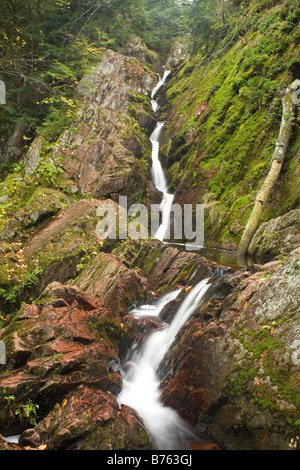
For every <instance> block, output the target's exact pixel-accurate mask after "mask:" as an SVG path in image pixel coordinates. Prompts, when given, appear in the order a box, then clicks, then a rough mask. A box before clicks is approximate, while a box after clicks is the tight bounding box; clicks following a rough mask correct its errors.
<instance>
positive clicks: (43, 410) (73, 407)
mask: <svg viewBox="0 0 300 470" xmlns="http://www.w3.org/2000/svg"><path fill="white" fill-rule="evenodd" d="M143 323H144V324H143ZM154 327H156V326H155V325H154V326H153V325H150V326H149V325H148V324H147V322H146V321H145V322H143V321H142V322H141V324H140V325H139V324H138V323H137V322H136V320H135V319H134V318H133V317H130V316H123V317H120V316H119V315H118V314H116V313H113V312H112V311H110V310H109V309H108V308H105V307H102V306H101V304H100V303H99V301H98V300H97V299H96V298H94V297H92V296H90V295H89V294H87V293H86V292H83V291H82V290H80V289H79V288H78V287H76V286H70V285H62V284H60V283H58V282H54V283H52V284H50V285H49V286H48V287H47V289H46V290H45V291H44V293H43V300H42V301H41V302H40V303H39V304H38V305H34V304H27V305H26V304H24V305H23V306H22V308H21V309H20V311H19V312H18V313H17V314H16V315H15V317H14V319H13V321H12V322H11V323H10V325H9V326H8V327H7V328H5V329H3V330H1V340H3V341H4V342H5V344H6V349H7V363H6V365H3V366H1V369H2V371H1V372H2V373H1V376H0V390H1V394H0V409H1V411H0V432H1V433H4V434H5V433H7V432H9V430H10V429H11V428H14V429H17V430H18V433H20V432H22V431H24V432H23V433H22V437H21V447H20V448H21V449H22V448H23V446H24V445H27V446H28V445H29V446H30V447H34V448H35V447H39V446H41V445H42V446H45V444H46V446H47V448H49V449H91V450H97V449H135V448H136V449H144V448H149V446H150V444H149V437H148V434H147V433H146V431H145V429H144V426H143V424H142V423H141V420H140V418H139V417H138V416H137V414H136V413H135V412H134V411H133V410H132V409H130V408H128V407H122V408H121V409H120V408H119V405H118V403H117V400H116V395H117V394H118V393H119V392H120V390H121V386H122V380H121V377H120V374H119V372H118V368H117V365H118V363H119V362H120V357H121V355H122V354H124V351H126V349H127V348H128V347H129V345H130V344H131V343H132V342H133V341H136V340H137V338H138V337H139V335H144V334H145V331H146V330H148V329H149V328H154ZM37 422H38V424H37ZM0 445H2V447H3V448H12V445H11V444H6V443H1V442H0ZM17 447H18V446H17ZM14 448H16V446H15V447H14Z"/></svg>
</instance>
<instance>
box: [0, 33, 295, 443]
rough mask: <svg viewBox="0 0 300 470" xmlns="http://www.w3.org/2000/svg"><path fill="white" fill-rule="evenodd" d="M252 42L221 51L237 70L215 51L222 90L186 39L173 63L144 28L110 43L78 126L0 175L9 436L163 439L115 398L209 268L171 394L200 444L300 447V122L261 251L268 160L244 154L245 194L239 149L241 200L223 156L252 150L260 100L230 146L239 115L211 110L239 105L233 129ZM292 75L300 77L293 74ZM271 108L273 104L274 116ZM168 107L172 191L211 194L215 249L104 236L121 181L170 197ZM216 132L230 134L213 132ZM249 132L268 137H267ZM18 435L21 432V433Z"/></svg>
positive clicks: (129, 188)
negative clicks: (157, 169)
mask: <svg viewBox="0 0 300 470" xmlns="http://www.w3.org/2000/svg"><path fill="white" fill-rule="evenodd" d="M250 33H251V31H250V32H249V31H248V34H250ZM251 34H253V35H254V32H253V31H252V33H251ZM239 47H240V48H243V47H244V46H243V41H242V39H241V40H240V43H236V44H234V45H233V46H232V47H231V48H228V50H226V51H225V52H224V56H223V72H222V73H223V81H222V79H221V78H222V77H221V72H220V70H219V69H218V65H217V62H214V61H213V62H212V63H210V64H209V67H210V69H211V70H213V71H214V72H210V73H215V74H216V75H217V78H218V87H216V88H215V89H214V90H211V89H210V90H207V86H208V85H207V83H206V82H205V80H206V79H205V71H207V69H206V67H208V65H207V64H206V63H205V64H204V65H201V64H200V65H199V66H198V65H197V61H196V60H195V59H194V62H193V61H192V59H191V58H190V57H189V54H188V53H187V50H186V45H185V44H182V42H179V43H177V44H176V45H175V47H174V50H173V52H172V53H170V56H169V58H168V59H167V60H166V62H165V64H166V65H165V64H162V63H161V62H160V58H159V57H158V56H157V54H155V53H154V52H153V51H150V50H149V49H148V48H147V47H145V46H144V45H143V44H142V42H141V41H140V40H139V39H137V38H132V40H131V43H130V44H129V45H127V46H124V47H123V48H122V49H121V50H119V51H115V50H111V49H107V50H106V51H105V52H104V53H103V55H102V58H101V61H100V62H99V64H98V65H97V66H96V67H94V68H93V69H92V70H91V71H90V72H89V73H87V74H86V75H85V76H84V77H83V78H82V80H81V81H80V83H79V84H78V86H77V88H76V109H75V110H74V118H73V122H72V124H71V125H70V126H69V128H68V129H66V130H64V131H63V132H62V133H61V134H60V136H59V137H58V139H57V140H55V141H54V142H49V141H48V140H47V138H46V137H45V136H44V135H38V136H36V138H35V139H34V141H33V142H32V143H31V145H30V147H29V149H28V151H27V152H26V154H25V155H24V159H23V166H22V168H20V169H19V171H18V172H17V173H11V174H9V175H8V176H7V177H6V178H5V179H4V180H3V181H2V182H1V183H0V190H1V195H0V197H1V201H2V202H1V204H0V209H1V215H2V217H1V219H0V253H1V260H0V296H1V306H0V312H1V329H0V340H1V341H2V342H3V344H5V348H6V361H5V364H2V365H0V433H1V435H2V437H0V449H3V450H4V449H7V450H23V449H39V450H45V449H47V450H149V449H155V448H156V447H155V440H154V439H153V436H152V435H151V433H150V432H149V429H148V428H147V426H146V425H145V423H144V422H143V419H142V417H141V416H140V415H139V414H138V413H137V411H136V410H135V409H133V408H131V407H130V406H127V405H124V404H120V403H119V402H118V396H119V394H120V392H121V390H122V387H123V377H122V367H123V365H124V364H125V363H126V361H127V360H128V357H129V354H130V351H131V349H132V347H133V346H135V347H136V348H139V347H141V345H143V344H145V341H146V339H147V338H148V337H149V336H150V335H151V334H152V333H153V332H157V331H160V330H161V329H163V328H165V327H166V325H170V324H172V321H173V320H174V318H175V316H176V312H177V310H178V308H179V306H180V305H181V304H182V302H183V301H184V299H186V298H187V296H188V295H189V292H190V291H191V289H193V288H194V287H195V286H197V283H199V282H201V281H202V280H204V279H208V283H209V286H210V288H209V290H208V291H207V293H206V295H205V297H204V298H203V299H202V303H199V304H197V305H195V309H194V310H193V312H192V314H191V315H190V317H189V318H188V319H187V321H186V323H185V324H184V326H183V327H182V328H181V330H180V332H179V333H178V334H177V335H176V338H175V340H174V341H173V342H172V344H171V346H170V348H169V349H168V351H167V352H166V354H165V355H164V357H163V360H162V361H161V362H160V364H159V367H158V370H157V374H158V377H159V381H160V385H159V390H160V394H161V402H162V404H163V405H164V406H166V407H170V408H171V409H172V410H175V411H176V413H177V414H178V416H179V417H180V419H182V420H184V422H185V423H186V425H187V427H188V429H192V430H193V433H194V434H193V436H194V437H193V438H192V439H191V442H189V444H188V448H196V449H199V450H201V449H224V450H226V449H229V450H292V449H297V448H299V445H300V421H299V410H300V403H299V385H300V384H299V367H300V359H299V354H300V353H299V351H300V345H299V344H300V337H299V334H300V324H299V310H300V297H299V285H300V231H299V215H300V209H299V203H298V202H297V201H298V200H299V199H297V198H298V197H299V194H298V195H297V194H295V193H297V190H296V189H295V188H297V181H298V183H299V145H298V144H299V130H298V129H295V131H294V141H293V142H292V146H291V147H290V150H289V152H290V154H289V160H288V162H289V168H287V167H285V171H284V173H283V175H282V179H281V180H280V181H279V182H278V185H277V186H276V188H275V192H274V194H273V196H272V200H271V201H269V202H268V206H267V209H266V213H265V214H264V218H263V221H262V223H261V225H260V227H259V228H258V230H257V231H256V233H255V235H254V237H253V239H252V242H251V245H250V249H249V253H248V254H249V256H251V257H250V258H249V259H242V260H241V259H238V258H237V257H236V250H237V241H238V239H239V237H240V235H241V229H242V228H243V227H244V226H245V221H246V211H247V210H248V209H249V206H251V204H252V202H253V194H254V193H255V191H254V189H257V188H254V186H255V185H257V186H258V185H259V183H261V181H262V180H263V177H264V175H265V172H264V171H262V173H260V171H259V170H258V168H257V166H258V165H259V168H260V170H261V169H262V167H263V166H264V165H266V163H265V161H263V163H261V162H260V163H257V162H253V160H251V162H250V163H245V166H247V165H248V170H249V172H250V173H251V174H252V175H253V174H254V173H255V174H256V175H259V176H258V182H255V183H253V186H252V187H251V197H252V199H251V198H250V196H248V193H247V197H246V196H245V194H246V191H248V189H247V188H248V186H247V185H248V180H249V173H247V172H244V170H242V169H241V166H242V162H243V159H242V157H241V158H240V162H239V165H238V164H235V163H234V170H233V171H234V172H236V173H238V174H239V178H240V179H239V185H237V187H235V189H234V191H235V198H236V199H234V195H233V193H232V191H231V189H230V187H229V185H227V180H226V181H224V184H222V191H223V192H222V194H221V196H220V197H219V199H218V196H219V192H218V191H219V188H218V185H219V184H220V180H218V171H219V173H222V174H224V168H225V166H226V168H227V171H228V173H229V174H230V173H231V172H230V170H229V167H228V165H229V164H230V163H232V160H233V158H234V150H236V153H237V154H238V155H241V153H243V152H245V155H246V153H247V149H246V150H245V148H246V147H245V146H246V144H245V141H246V140H247V138H249V135H248V132H249V133H251V132H253V128H252V131H251V130H250V129H249V126H250V125H249V122H250V121H251V123H252V125H253V126H256V124H254V121H255V120H254V118H253V116H248V121H247V119H245V120H244V121H243V126H244V130H245V132H244V135H245V134H247V135H246V137H245V141H242V142H241V141H239V138H241V137H240V136H238V137H236V136H233V137H232V139H233V140H232V141H230V142H231V144H232V146H233V150H231V148H230V145H229V144H228V141H227V138H229V139H231V136H232V135H233V134H234V130H233V128H232V129H231V128H230V129H229V127H230V126H229V125H228V122H227V124H226V131H224V129H223V128H222V126H223V124H222V119H221V117H220V116H218V119H219V122H220V123H221V124H220V127H219V128H218V129H217V130H216V126H217V124H216V123H215V124H214V126H215V127H214V126H213V125H211V122H210V119H211V116H212V115H213V114H218V113H219V114H221V113H223V114H224V115H225V114H226V113H227V112H228V113H229V114H230V122H231V125H232V126H233V127H235V126H237V124H236V123H238V122H239V121H238V120H239V118H240V116H241V115H242V111H241V109H240V108H241V102H240V101H239V102H238V98H237V97H236V96H235V95H234V93H233V95H232V96H231V101H230V98H229V96H228V95H227V94H226V81H230V77H229V75H230V74H229V71H228V68H230V67H231V66H232V63H233V59H232V57H233V55H234V54H236V56H239V55H242V53H243V51H241V50H240V49H239ZM288 53H290V54H291V55H292V53H293V52H291V50H289V51H287V52H286V54H288ZM235 65H236V64H235V63H234V66H235ZM201 67H202V68H201ZM164 70H170V71H171V73H170V77H169V79H168V81H167V83H166V84H165V85H164V86H163V87H162V89H161V90H160V93H159V96H158V97H157V100H158V103H159V106H160V109H159V114H157V113H155V112H154V111H153V109H152V107H151V92H152V90H153V89H154V87H155V85H156V83H157V80H158V79H157V75H156V74H157V73H159V74H160V75H161V74H162V73H163V72H164ZM224 70H227V72H226V73H227V75H226V73H225V72H224ZM244 73H245V70H244ZM289 73H290V74H291V73H294V72H291V71H289ZM225 75H226V77H225ZM291 78H299V77H296V76H293V77H291V76H288V77H284V79H285V80H286V81H287V80H289V81H291V80H290V79H291ZM243 79H245V77H244V78H243ZM236 80H237V78H236ZM200 81H201V85H199V87H203V89H202V90H200V91H199V89H197V86H198V85H197V83H198V82H200ZM284 83H285V82H284ZM210 85H211V84H210ZM281 85H282V83H281ZM230 87H233V85H232V82H230ZM230 89H231V90H232V88H230ZM218 93H219V94H218ZM220 95H222V97H221V96H220ZM225 95H226V97H225ZM220 103H221V104H222V106H221V105H220ZM219 105H220V106H219ZM230 105H232V107H230ZM273 105H274V103H273ZM269 112H270V110H265V109H262V111H261V113H262V114H263V115H264V113H265V115H264V116H263V117H265V118H266V116H267V115H268V116H269V114H268V113H269ZM269 117H270V116H269ZM158 118H159V120H161V121H165V123H166V125H165V126H164V131H163V132H162V137H161V151H162V161H163V167H164V169H165V171H166V174H167V175H168V178H169V181H170V188H171V189H172V190H174V191H173V192H174V200H175V202H176V203H178V204H181V205H183V204H187V203H191V204H196V203H199V202H201V203H204V207H205V211H206V218H205V228H206V234H207V240H205V242H206V243H207V246H209V247H212V248H213V249H215V250H216V256H210V257H209V256H208V257H207V256H205V253H204V252H203V251H201V250H196V249H195V250H193V251H191V250H187V249H183V247H182V246H178V245H177V244H176V240H174V239H169V240H168V241H169V243H164V242H161V241H159V240H157V239H151V238H148V239H135V240H133V239H126V240H122V241H120V240H111V239H109V238H107V239H99V237H98V236H97V230H96V227H97V223H98V222H99V218H98V217H97V208H98V207H99V206H100V204H101V203H102V202H103V201H105V202H106V203H109V204H111V205H112V206H113V207H114V208H115V210H116V211H117V212H119V211H120V210H121V208H120V206H119V197H120V196H126V197H127V198H128V204H136V203H141V204H144V205H145V206H146V207H148V208H149V207H150V206H151V204H157V203H159V202H160V201H161V197H162V194H161V192H160V191H158V190H157V188H156V187H155V185H154V184H153V181H152V175H151V143H150V141H149V136H150V135H151V133H152V132H153V130H154V128H155V125H156V122H157V120H158ZM228 119H229V118H228ZM243 119H244V118H243ZM261 119H263V118H261V117H259V122H260V123H261ZM215 122H216V121H215ZM187 123H189V125H188V126H187ZM264 125H265V126H266V127H265V128H264V129H263V133H265V132H266V129H267V127H268V126H271V124H270V122H269V120H268V119H267V122H265V124H264ZM201 126H202V127H201ZM205 126H207V127H205ZM209 126H211V127H209ZM210 130H211V132H216V135H215V140H212V141H211V142H208V141H205V139H207V135H208V133H209V131H210ZM223 131H224V133H223ZM276 131H277V132H278V125H277V127H276V128H275V129H272V132H274V134H276ZM241 132H242V131H241ZM224 135H225V137H224ZM234 139H235V140H234ZM257 139H258V140H259V141H260V142H261V139H263V137H261V136H258V137H257ZM217 143H218V144H219V147H220V148H221V152H220V153H222V152H223V153H224V155H225V154H226V157H225V159H224V162H222V164H220V165H219V162H216V159H217V158H219V157H218V156H216V154H214V156H213V158H212V157H209V150H210V149H209V147H210V146H211V147H214V146H215V145H217ZM227 144H228V146H227ZM247 145H248V144H247ZM249 145H250V144H249ZM251 145H253V146H254V147H255V148H258V141H253V140H252V144H251ZM268 145H269V143H268ZM234 146H235V147H234ZM266 147H267V144H266V143H265V144H264V146H263V150H262V154H263V155H264V156H265V154H266V152H267V150H266ZM214 151H215V150H213V152H214ZM231 152H232V153H231ZM260 157H261V155H260V156H258V158H260ZM210 158H211V159H212V160H213V163H212V160H210ZM243 158H244V157H243ZM245 159H246V157H245ZM209 162H210V164H209ZM227 164H228V165H227ZM243 164H244V163H243ZM209 165H210V166H209ZM226 178H228V179H230V175H228V176H226ZM297 178H298V179H297ZM289 182H290V185H292V186H293V188H294V192H293V188H292V187H290V188H289V193H288V198H287V199H288V200H289V201H288V202H287V203H286V204H285V205H284V207H282V206H281V205H280V202H281V201H282V198H283V194H284V193H285V192H286V188H287V186H288V185H289ZM242 191H244V193H243V192H242ZM223 196H224V197H223ZM248 198H249V199H248ZM228 201H229V202H228ZM230 201H231V202H230ZM232 201H234V202H232ZM242 202H243V204H242ZM226 204H227V205H226ZM230 204H232V205H231V206H230ZM278 207H279V209H278ZM248 212H249V210H248ZM248 212H247V214H248ZM222 250H229V251H230V252H231V253H233V255H232V259H234V262H232V263H229V264H226V263H223V262H222V258H220V256H221V255H220V254H222ZM176 289H180V293H179V295H178V297H176V298H175V299H173V300H172V301H171V302H169V303H168V304H167V305H166V306H165V307H164V309H163V310H162V312H161V313H160V315H159V318H156V317H151V316H150V317H147V316H145V317H136V316H135V315H134V314H133V313H132V309H133V307H140V306H143V305H144V304H146V305H148V304H151V305H155V304H156V303H157V301H158V300H159V299H161V298H162V296H163V295H165V294H168V293H170V292H173V291H175V290H176ZM13 435H18V436H19V437H18V440H17V442H10V440H9V436H13ZM189 446H190V447H189Z"/></svg>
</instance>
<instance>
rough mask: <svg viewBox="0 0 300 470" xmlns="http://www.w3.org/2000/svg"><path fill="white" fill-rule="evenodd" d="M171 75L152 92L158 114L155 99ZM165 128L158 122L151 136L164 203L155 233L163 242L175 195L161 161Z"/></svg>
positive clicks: (156, 181)
mask: <svg viewBox="0 0 300 470" xmlns="http://www.w3.org/2000/svg"><path fill="white" fill-rule="evenodd" d="M169 74H170V71H169V70H166V71H165V73H164V75H163V78H160V79H159V81H158V83H157V85H156V87H155V88H154V90H153V91H152V94H151V98H152V108H153V110H154V111H155V112H156V111H157V110H158V108H159V106H158V103H157V102H156V101H155V100H154V99H153V98H154V96H155V95H156V93H157V92H158V90H159V89H160V88H161V87H162V86H163V85H164V84H165V83H166V80H167V78H168V76H169ZM163 126H164V122H158V123H157V125H156V128H155V129H154V131H153V132H152V134H151V136H150V142H151V144H152V179H153V183H154V184H155V186H156V187H157V189H158V190H159V191H161V192H162V193H163V197H162V201H161V204H160V210H161V213H162V222H161V224H160V226H159V228H158V230H157V232H156V233H155V238H157V239H158V240H160V241H163V240H164V238H165V236H166V234H167V231H168V230H169V224H170V212H171V206H172V203H173V199H174V195H173V194H170V193H168V185H167V180H166V177H165V173H164V170H163V168H162V165H161V163H160V160H159V138H160V134H161V131H162V128H163Z"/></svg>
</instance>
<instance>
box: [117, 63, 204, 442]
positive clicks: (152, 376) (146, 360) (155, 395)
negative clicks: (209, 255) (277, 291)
mask: <svg viewBox="0 0 300 470" xmlns="http://www.w3.org/2000/svg"><path fill="white" fill-rule="evenodd" d="M169 73H170V72H169V71H166V72H165V73H164V76H163V78H162V79H160V80H159V82H158V84H157V86H156V87H155V88H154V90H153V92H152V95H151V98H152V106H153V110H154V111H157V109H158V104H157V102H156V101H154V100H153V98H154V96H155V95H156V93H157V91H158V89H159V88H160V87H161V86H162V85H164V83H165V82H166V79H167V77H168V75H169ZM163 126H164V123H163V122H158V123H157V126H156V128H155V129H154V131H153V133H152V134H151V136H150V141H151V143H152V177H153V182H154V184H155V186H156V187H157V189H158V190H159V191H161V192H162V193H163V198H162V202H161V205H160V210H161V212H162V223H161V225H160V226H159V228H158V231H157V233H156V234H155V237H156V238H157V239H159V240H161V241H163V240H164V237H165V234H166V232H167V229H168V227H169V219H170V210H171V206H172V202H173V195H172V194H169V193H168V187H167V181H166V178H165V175H164V171H163V168H162V166H161V163H160V161H159V137H160V134H161V131H162V128H163ZM209 287H210V284H209V283H208V279H205V280H202V281H201V282H199V283H198V284H197V285H195V286H194V287H193V288H192V289H191V290H190V292H189V293H188V295H187V297H186V298H185V299H184V301H183V302H182V304H181V306H180V307H179V309H178V311H177V313H176V315H175V317H174V319H173V321H172V322H171V324H170V325H169V326H165V327H162V328H161V329H159V330H158V331H156V332H154V333H152V334H151V335H150V336H149V338H148V339H147V341H146V342H145V344H144V345H143V347H142V348H141V349H137V350H135V351H134V352H133V353H132V357H131V358H130V359H129V360H128V361H127V362H126V363H125V365H124V366H123V368H122V370H121V375H122V379H123V389H122V391H121V393H120V394H119V396H118V402H119V404H120V405H121V404H124V405H127V406H130V407H131V408H133V409H135V410H136V411H137V412H138V414H139V415H140V416H141V418H142V420H143V422H144V424H145V426H146V428H147V429H148V432H149V434H150V435H151V436H152V439H153V441H154V446H155V447H156V449H160V450H180V449H187V448H188V447H189V443H190V442H191V441H196V440H197V439H196V436H195V435H194V434H193V432H192V431H191V429H190V428H189V426H188V425H187V424H186V423H185V422H184V421H183V420H182V419H181V418H180V417H179V416H178V414H177V413H176V412H175V411H174V410H172V409H171V408H168V407H165V406H163V404H162V403H161V401H160V390H159V385H160V381H159V378H158V376H157V370H158V367H159V365H160V363H161V362H162V360H163V358H164V356H165V354H166V352H167V351H168V349H169V348H170V346H171V344H172V343H173V341H174V340H175V338H176V336H177V334H178V333H179V331H180V329H181V328H182V326H183V325H184V323H185V322H186V321H187V320H188V319H189V317H190V316H191V315H192V313H193V312H194V311H195V309H196V308H197V307H198V306H199V305H200V304H201V302H202V301H203V298H204V295H205V293H206V292H207V290H208V289H209ZM180 291H181V289H178V290H176V291H174V292H172V293H168V294H167V295H165V296H164V297H163V298H162V299H160V301H158V303H157V304H156V305H152V306H151V305H144V306H142V307H140V308H138V309H134V310H132V311H131V312H130V313H131V314H132V315H135V316H137V317H144V316H149V317H153V316H155V317H158V316H159V313H160V312H161V311H162V309H163V308H164V307H165V306H166V305H167V304H168V303H169V302H171V301H172V300H174V299H175V298H176V297H177V296H178V295H179V293H180Z"/></svg>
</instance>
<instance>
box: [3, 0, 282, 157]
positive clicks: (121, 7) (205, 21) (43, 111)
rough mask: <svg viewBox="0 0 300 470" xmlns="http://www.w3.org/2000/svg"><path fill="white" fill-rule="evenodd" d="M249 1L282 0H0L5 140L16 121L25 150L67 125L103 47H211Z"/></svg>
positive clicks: (271, 1) (162, 49)
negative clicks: (186, 43)
mask: <svg viewBox="0 0 300 470" xmlns="http://www.w3.org/2000/svg"><path fill="white" fill-rule="evenodd" d="M250 3H251V4H255V5H256V6H257V7H258V8H266V7H268V4H272V5H273V4H274V3H279V2H278V1H277V2H276V1H274V0H255V1H254V2H249V0H246V1H242V0H2V2H1V4H0V18H1V22H0V79H1V80H4V81H5V83H6V88H7V104H6V106H1V107H0V146H2V145H3V143H5V142H6V141H7V139H8V137H9V135H11V132H12V129H13V126H14V125H15V124H18V125H20V124H21V125H24V128H25V129H26V132H25V135H24V146H25V148H26V146H27V145H28V144H30V142H31V141H32V139H33V138H34V137H35V136H36V135H37V134H38V133H40V132H41V130H43V132H46V134H47V133H48V135H46V136H47V138H49V136H50V135H51V133H55V127H56V128H59V129H61V130H63V129H64V128H67V127H68V125H69V124H70V122H71V121H72V118H73V116H74V112H75V110H76V102H75V100H74V96H75V93H74V90H75V88H76V86H77V84H78V81H79V80H80V79H81V78H82V76H83V75H84V73H85V72H87V71H88V70H89V69H90V67H91V66H92V65H94V64H96V63H97V62H99V60H100V58H101V55H102V53H103V51H104V50H105V49H107V48H111V49H114V50H118V49H119V48H120V47H122V46H123V45H124V44H126V43H128V41H130V37H131V36H132V35H136V36H139V37H140V38H141V39H142V41H143V42H144V43H145V44H146V46H147V47H148V48H149V49H151V50H154V51H156V52H158V53H159V54H160V56H161V58H162V60H164V58H165V57H166V56H167V54H168V52H169V50H170V47H171V45H172V43H173V41H174V39H175V38H177V37H178V36H188V37H189V39H190V42H191V43H192V44H194V51H197V50H199V48H202V49H203V48H204V49H205V50H206V53H209V50H211V48H213V45H214V44H215V43H217V42H218V41H221V40H222V39H224V38H226V35H228V34H229V35H230V34H231V31H237V26H238V23H239V22H240V20H241V18H243V17H244V16H247V13H246V12H247V8H248V7H249V4H250ZM54 123H56V125H54ZM56 137H57V136H55V135H54V136H53V138H54V139H55V138H56ZM50 140H51V139H50Z"/></svg>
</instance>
